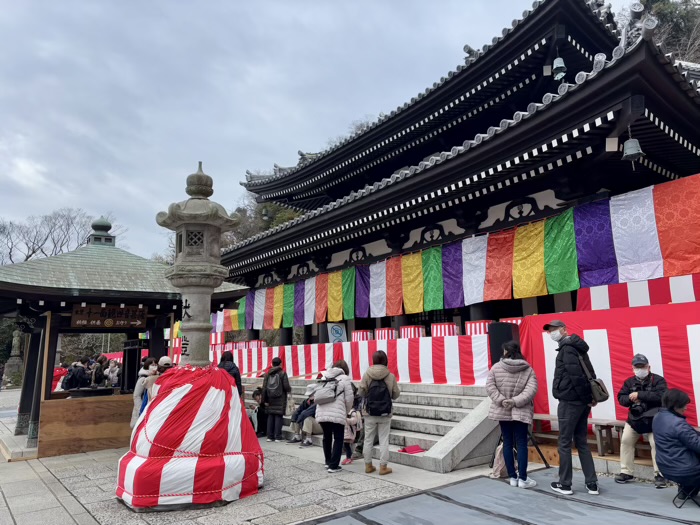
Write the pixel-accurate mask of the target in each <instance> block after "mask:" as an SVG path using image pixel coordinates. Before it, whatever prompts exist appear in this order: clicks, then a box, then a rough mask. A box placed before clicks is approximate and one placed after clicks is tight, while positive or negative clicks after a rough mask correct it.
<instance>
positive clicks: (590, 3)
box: [240, 0, 617, 188]
mask: <svg viewBox="0 0 700 525" xmlns="http://www.w3.org/2000/svg"><path fill="white" fill-rule="evenodd" d="M547 1H549V2H552V1H553V0H535V1H534V2H533V3H532V9H528V10H526V11H524V12H523V14H522V17H521V18H519V19H518V18H516V19H514V20H513V22H512V23H511V27H504V28H503V30H502V31H501V35H500V36H495V37H493V39H492V41H491V44H484V46H483V47H482V48H481V49H480V50H476V51H475V56H474V57H467V58H466V59H465V64H464V65H462V64H459V65H458V66H457V67H456V68H455V69H454V70H453V71H448V73H447V75H446V76H444V77H441V78H440V80H439V81H437V82H434V83H433V85H432V86H429V87H427V88H425V90H423V91H422V92H420V93H418V94H417V95H416V96H415V97H412V98H411V100H410V101H408V102H405V103H404V104H403V105H402V106H398V107H397V108H396V109H395V110H393V111H391V112H390V113H389V114H388V115H387V114H383V113H382V114H380V116H379V118H377V120H376V121H374V122H372V123H371V124H369V125H368V126H365V127H363V128H362V129H361V130H359V131H357V132H356V133H354V134H352V135H350V136H348V137H346V138H345V139H344V140H341V141H340V142H338V144H336V145H334V146H333V147H331V148H328V149H327V150H324V151H322V152H320V153H318V154H317V155H316V156H315V157H314V158H313V159H312V160H310V161H309V162H307V163H305V164H303V165H300V166H295V167H292V168H289V169H285V170H284V171H278V172H277V173H275V174H272V175H267V176H265V177H264V178H250V179H249V180H247V181H246V182H241V183H240V184H241V186H243V187H245V188H253V187H256V186H260V185H262V184H266V183H269V182H272V181H275V180H280V179H283V178H285V177H288V176H290V175H293V174H294V173H296V172H297V171H299V170H300V169H302V168H305V167H307V166H310V165H311V164H313V163H315V162H317V161H318V160H320V159H322V158H324V157H327V156H328V155H330V154H331V153H333V152H334V151H336V150H338V149H340V148H342V147H343V146H345V145H346V144H348V143H350V142H352V141H354V140H355V139H357V138H358V137H360V136H362V135H364V134H366V133H368V132H369V131H370V130H373V129H375V128H376V127H377V126H379V125H380V124H383V123H384V122H386V121H388V120H390V119H392V118H393V117H395V116H396V115H398V114H399V113H401V112H402V111H405V110H406V109H408V108H409V107H411V106H413V105H414V104H416V103H417V102H419V101H420V100H422V99H424V98H425V97H426V96H428V95H430V94H431V93H432V92H434V91H436V90H437V89H439V88H440V87H442V86H443V85H444V84H446V83H447V82H449V81H450V80H453V79H454V78H456V77H457V76H458V75H460V74H461V73H463V72H464V71H465V70H468V69H469V66H471V65H472V64H474V63H475V62H477V61H479V60H481V59H482V58H483V57H484V56H485V55H487V54H488V53H489V52H490V51H491V50H492V49H494V48H496V47H497V46H498V45H499V44H500V43H501V42H503V41H504V40H505V39H506V38H507V37H508V35H510V34H511V33H512V32H513V31H515V30H516V29H517V28H518V27H519V26H521V25H522V24H523V23H525V22H526V20H527V19H528V17H530V16H532V14H533V13H535V12H536V10H537V9H538V8H539V7H540V6H542V5H544V4H545V3H547ZM577 1H579V2H582V3H584V4H585V5H586V6H587V7H589V8H590V10H591V12H592V13H593V14H594V15H595V16H596V18H597V19H598V20H599V21H600V22H601V24H602V25H604V26H605V28H606V29H607V30H608V31H610V33H611V35H613V36H614V35H615V31H616V29H617V28H616V25H615V23H609V22H608V21H607V19H608V14H609V11H608V9H607V8H606V7H605V6H604V2H602V1H598V0H577ZM466 47H467V46H465V49H466ZM246 178H248V177H246Z"/></svg>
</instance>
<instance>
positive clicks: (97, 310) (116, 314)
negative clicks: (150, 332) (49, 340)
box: [70, 305, 148, 330]
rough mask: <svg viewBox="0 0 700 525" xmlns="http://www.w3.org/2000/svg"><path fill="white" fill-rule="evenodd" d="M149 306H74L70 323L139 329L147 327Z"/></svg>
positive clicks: (92, 326)
mask: <svg viewBox="0 0 700 525" xmlns="http://www.w3.org/2000/svg"><path fill="white" fill-rule="evenodd" d="M147 314H148V308H146V307H145V306H144V307H143V308H138V307H136V306H125V307H124V308H120V307H118V306H109V305H107V306H105V307H104V308H102V307H101V306H99V305H86V306H80V305H75V306H73V315H72V316H71V320H70V325H71V327H72V328H107V329H121V330H125V329H139V330H143V329H145V328H146V315H147Z"/></svg>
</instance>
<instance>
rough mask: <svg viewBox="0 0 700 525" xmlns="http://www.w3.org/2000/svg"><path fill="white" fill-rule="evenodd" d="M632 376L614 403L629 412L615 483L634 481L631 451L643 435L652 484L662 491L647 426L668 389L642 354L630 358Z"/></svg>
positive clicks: (652, 436) (662, 481) (649, 428)
mask: <svg viewBox="0 0 700 525" xmlns="http://www.w3.org/2000/svg"><path fill="white" fill-rule="evenodd" d="M632 372H633V374H634V375H633V376H632V377H630V378H629V379H627V380H626V381H625V382H624V384H623V385H622V388H620V391H619V392H618V394H617V400H618V402H619V403H620V405H622V406H623V407H625V408H628V409H629V413H628V416H627V422H626V423H625V428H624V430H623V431H622V439H621V440H620V473H619V474H618V475H617V476H615V481H616V482H617V483H627V482H629V481H634V449H635V446H636V444H637V441H639V436H640V435H643V436H644V438H645V439H646V440H647V441H648V442H649V446H650V447H651V460H652V463H653V464H654V484H655V485H656V488H658V489H662V488H664V487H665V486H666V480H665V479H664V477H663V476H662V475H661V472H660V471H659V467H658V465H657V464H656V445H655V443H654V434H653V433H652V429H651V423H652V421H653V419H654V416H655V415H656V414H657V412H659V409H660V408H661V400H662V399H663V396H664V393H665V392H666V390H668V386H667V385H666V380H665V379H664V378H663V377H661V376H660V375H658V374H652V373H651V366H649V360H648V359H647V358H646V356H644V355H642V354H637V355H635V356H634V357H633V358H632Z"/></svg>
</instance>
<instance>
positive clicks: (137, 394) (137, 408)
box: [129, 357, 158, 428]
mask: <svg viewBox="0 0 700 525" xmlns="http://www.w3.org/2000/svg"><path fill="white" fill-rule="evenodd" d="M156 373H158V363H157V362H156V360H155V358H153V357H149V358H148V359H146V360H145V361H144V362H143V366H142V367H141V369H140V370H139V378H138V379H137V381H136V386H135V387H134V408H133V410H132V411H131V422H130V423H129V426H130V427H131V428H134V426H135V425H136V421H138V419H139V416H140V415H141V406H142V404H143V395H144V393H145V392H146V379H148V377H149V376H151V375H153V374H156Z"/></svg>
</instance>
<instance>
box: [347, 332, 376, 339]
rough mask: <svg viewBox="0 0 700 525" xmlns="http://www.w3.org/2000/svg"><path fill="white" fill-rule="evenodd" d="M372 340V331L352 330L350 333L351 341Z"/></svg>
mask: <svg viewBox="0 0 700 525" xmlns="http://www.w3.org/2000/svg"><path fill="white" fill-rule="evenodd" d="M372 339H374V334H373V333H372V330H353V332H352V340H353V341H371V340H372Z"/></svg>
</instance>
